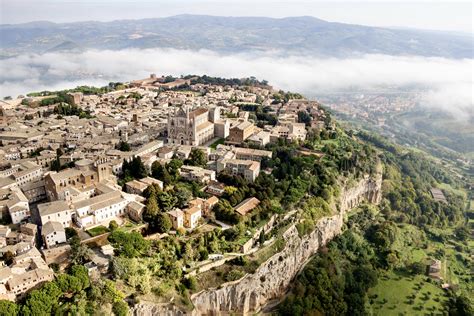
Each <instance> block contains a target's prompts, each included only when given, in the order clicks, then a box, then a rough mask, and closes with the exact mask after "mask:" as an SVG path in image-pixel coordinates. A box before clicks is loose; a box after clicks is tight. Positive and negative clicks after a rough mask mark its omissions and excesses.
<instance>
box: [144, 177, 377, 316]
mask: <svg viewBox="0 0 474 316" xmlns="http://www.w3.org/2000/svg"><path fill="white" fill-rule="evenodd" d="M381 183H382V178H381V175H380V176H377V177H375V179H372V178H369V177H366V178H364V179H362V180H361V181H359V182H358V183H357V184H356V185H355V186H353V187H351V188H348V189H343V190H342V192H341V195H340V203H339V207H338V208H339V211H338V213H337V215H334V216H331V217H325V218H322V219H320V220H319V221H318V222H317V224H316V227H315V229H314V231H313V232H312V233H310V234H308V235H305V236H302V237H300V236H299V234H298V231H297V229H296V226H295V224H294V225H292V226H290V227H289V228H288V229H287V231H286V232H285V233H284V235H283V238H284V240H285V241H286V244H285V248H284V249H283V250H282V251H281V252H279V253H277V254H275V255H273V256H272V257H270V258H269V259H268V260H267V261H265V262H264V263H263V264H262V265H261V266H260V267H258V268H257V270H256V271H255V272H254V273H253V274H247V275H245V276H244V277H243V278H242V279H240V280H237V281H233V282H228V283H224V284H222V285H221V286H219V287H218V288H214V289H208V290H204V291H201V292H199V293H196V294H194V295H192V296H191V301H192V303H193V305H194V307H195V309H194V310H193V312H192V314H193V315H221V314H229V313H237V314H250V313H255V312H258V311H260V310H261V308H262V307H264V306H265V305H266V304H268V303H269V302H270V301H272V300H275V299H277V298H279V297H282V296H283V295H284V294H285V293H286V291H287V290H288V287H289V285H290V283H291V281H292V280H293V278H294V277H295V276H296V275H297V274H298V272H299V271H300V270H301V269H302V268H303V267H304V265H305V264H306V263H307V261H308V260H309V259H310V258H311V256H313V255H314V254H315V253H316V252H317V251H318V249H319V248H320V247H321V246H323V245H325V244H326V243H327V242H329V241H330V240H331V239H332V238H334V237H335V236H337V235H338V234H340V233H341V231H342V227H343V224H344V215H345V213H346V212H347V211H348V210H350V209H351V208H353V207H355V206H357V205H358V204H359V203H361V202H362V201H363V200H367V201H369V202H371V203H378V202H379V201H380V197H381V192H380V190H381ZM135 314H136V315H152V314H155V313H153V312H151V311H150V313H146V312H145V313H144V311H143V310H142V312H140V311H139V310H135Z"/></svg>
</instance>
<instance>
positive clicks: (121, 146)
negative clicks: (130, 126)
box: [117, 141, 131, 151]
mask: <svg viewBox="0 0 474 316" xmlns="http://www.w3.org/2000/svg"><path fill="white" fill-rule="evenodd" d="M117 149H118V150H120V151H130V150H131V148H130V144H129V143H127V142H125V141H120V143H118V145H117Z"/></svg>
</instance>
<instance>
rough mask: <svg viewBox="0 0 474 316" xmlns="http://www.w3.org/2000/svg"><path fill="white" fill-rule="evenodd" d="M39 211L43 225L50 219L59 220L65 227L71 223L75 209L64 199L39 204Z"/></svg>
mask: <svg viewBox="0 0 474 316" xmlns="http://www.w3.org/2000/svg"><path fill="white" fill-rule="evenodd" d="M38 211H39V214H40V218H41V224H42V225H45V224H46V223H47V222H50V221H54V222H59V223H61V225H63V227H64V228H66V227H69V226H70V225H71V222H72V214H73V211H72V210H71V209H70V208H69V205H68V204H67V203H66V202H64V201H54V202H49V203H43V204H39V205H38Z"/></svg>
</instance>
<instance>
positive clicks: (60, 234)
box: [41, 222, 66, 248]
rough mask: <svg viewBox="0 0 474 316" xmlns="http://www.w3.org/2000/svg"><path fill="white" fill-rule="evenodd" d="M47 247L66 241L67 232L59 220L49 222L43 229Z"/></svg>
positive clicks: (42, 233)
mask: <svg viewBox="0 0 474 316" xmlns="http://www.w3.org/2000/svg"><path fill="white" fill-rule="evenodd" d="M41 235H42V236H43V241H44V243H45V245H46V248H51V247H53V246H56V245H58V244H61V243H64V242H66V232H65V230H64V227H63V225H62V224H61V223H59V222H47V223H46V224H44V225H43V228H42V230H41Z"/></svg>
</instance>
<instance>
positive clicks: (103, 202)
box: [73, 191, 129, 228]
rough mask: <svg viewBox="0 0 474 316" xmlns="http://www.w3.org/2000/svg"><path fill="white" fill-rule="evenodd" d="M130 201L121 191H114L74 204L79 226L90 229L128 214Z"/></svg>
mask: <svg viewBox="0 0 474 316" xmlns="http://www.w3.org/2000/svg"><path fill="white" fill-rule="evenodd" d="M128 203H129V202H128V201H127V200H126V199H124V198H123V197H122V195H121V193H120V191H112V192H108V193H105V194H101V195H97V196H94V197H93V198H90V199H88V200H84V201H80V202H77V203H74V204H73V207H74V209H75V211H76V216H77V218H76V219H77V224H78V225H80V226H81V227H84V228H88V227H91V226H95V225H100V224H102V223H106V222H108V221H110V220H112V219H114V218H116V217H118V216H122V215H124V214H125V213H126V212H127V205H128Z"/></svg>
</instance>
